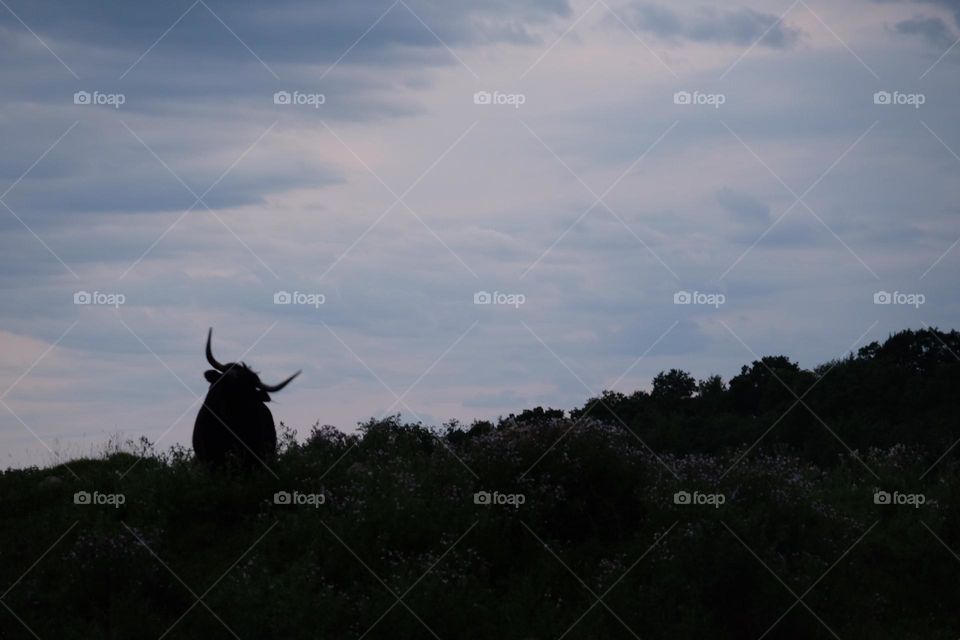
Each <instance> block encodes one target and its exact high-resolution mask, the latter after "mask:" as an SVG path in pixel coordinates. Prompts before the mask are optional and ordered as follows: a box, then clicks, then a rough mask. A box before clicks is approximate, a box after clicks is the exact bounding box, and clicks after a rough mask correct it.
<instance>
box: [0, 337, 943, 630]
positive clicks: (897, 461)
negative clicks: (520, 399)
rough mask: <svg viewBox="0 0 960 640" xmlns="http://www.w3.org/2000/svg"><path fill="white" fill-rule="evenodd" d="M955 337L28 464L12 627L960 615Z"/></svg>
mask: <svg viewBox="0 0 960 640" xmlns="http://www.w3.org/2000/svg"><path fill="white" fill-rule="evenodd" d="M958 353H960V334H958V333H957V332H950V333H945V332H938V331H933V330H931V331H919V332H903V333H901V334H897V335H895V336H892V337H891V338H890V339H889V340H887V341H886V342H885V343H884V344H876V343H875V344H872V345H869V346H867V347H864V348H863V349H861V350H860V351H859V352H858V353H857V354H855V355H851V356H850V357H849V358H846V359H843V360H840V361H837V362H832V363H827V364H825V365H823V366H822V367H818V368H817V369H815V370H813V371H805V370H803V369H801V368H800V367H798V366H796V365H795V364H793V363H791V362H790V361H789V360H788V359H786V358H783V357H774V358H765V359H764V360H763V361H758V362H755V363H752V365H749V366H745V367H744V369H743V371H742V372H741V374H740V375H738V376H736V377H734V378H733V379H731V380H730V381H728V382H727V383H724V382H723V381H721V380H719V379H717V378H712V379H708V380H703V381H699V382H698V381H696V380H693V379H692V378H691V377H690V376H688V375H687V374H685V373H684V372H682V371H676V370H674V371H670V372H666V373H664V374H661V375H660V376H658V377H657V379H656V380H655V381H654V385H653V390H652V391H651V392H650V393H646V392H638V393H635V394H632V395H624V394H617V393H605V394H604V395H603V396H602V397H601V398H594V399H591V400H589V401H588V402H587V403H586V404H585V405H584V406H583V407H581V408H579V409H575V410H573V411H570V412H564V411H559V410H551V409H546V410H545V409H540V408H537V409H534V410H528V411H524V412H523V413H520V414H518V415H512V416H509V417H507V418H504V419H501V420H500V421H498V422H497V423H495V424H494V423H489V422H476V423H474V424H472V425H459V424H455V423H454V424H448V425H444V426H443V427H437V428H428V427H425V426H423V425H409V424H401V423H400V422H399V420H398V419H396V418H391V419H386V420H381V421H371V422H369V423H367V424H365V425H363V426H362V428H361V429H360V431H359V432H358V433H357V434H351V435H346V434H344V433H341V432H339V431H337V430H336V429H334V428H332V427H323V428H314V429H313V430H312V431H311V433H310V434H309V435H308V436H307V437H306V438H305V439H303V440H302V441H301V442H298V441H297V440H296V439H295V438H293V437H292V434H291V432H290V431H284V436H285V437H283V438H281V440H282V444H281V448H280V452H279V453H278V455H277V457H276V458H275V459H273V460H270V461H269V462H268V464H267V466H268V467H269V468H261V469H258V470H256V471H254V472H252V473H241V472H239V471H235V472H223V473H216V474H211V473H210V472H208V471H206V470H205V469H202V468H200V467H198V466H197V465H196V464H195V463H194V461H193V460H192V458H191V456H190V454H189V452H188V451H184V450H179V449H173V450H170V451H166V452H154V451H153V449H152V448H151V447H150V446H149V443H142V444H141V445H138V446H136V447H134V448H132V449H128V450H127V451H114V452H112V453H109V454H105V455H104V457H103V458H102V459H96V460H89V459H87V460H74V461H70V462H68V463H66V464H63V465H59V466H56V467H52V468H47V469H36V468H32V469H22V470H8V471H6V472H4V473H3V474H2V475H0V596H2V597H0V604H2V605H4V606H3V607H0V638H3V639H4V640H5V639H7V638H11V639H12V638H33V637H35V636H34V635H33V634H36V636H37V637H40V638H58V639H60V640H70V639H73V638H84V639H86V638H125V639H126V638H158V637H161V636H162V635H163V634H166V635H164V636H163V637H165V638H198V637H202V638H208V639H213V638H232V637H234V634H236V635H237V636H239V637H241V638H274V637H276V638H292V639H298V638H318V637H322V638H359V637H361V636H363V637H365V638H429V637H434V634H435V635H436V636H437V637H439V638H444V639H447V638H492V637H502V638H521V639H522V638H557V637H561V636H563V637H565V638H611V637H612V638H634V637H640V638H645V639H646V638H674V639H676V638H706V637H709V638H731V639H733V638H758V637H760V636H762V635H763V634H764V633H766V634H767V635H766V636H765V637H767V638H832V637H835V636H834V634H836V636H838V637H840V638H844V639H847V638H867V637H869V638H891V639H892V638H897V639H904V638H918V639H920V638H923V639H929V638H956V637H957V636H958V635H960V618H958V617H957V616H956V612H957V611H960V590H958V589H957V575H958V573H960V558H958V557H957V554H960V517H958V516H960V510H958V507H957V505H958V504H960V500H958V498H960V495H958V492H960V483H958V482H957V480H956V478H957V477H958V475H957V474H958V471H960V463H958V460H960V453H958V451H960V447H958V448H957V449H953V450H951V449H950V447H951V445H952V444H953V443H954V442H956V440H957V438H960V426H958V413H957V411H956V408H957V401H956V397H957V395H956V390H957V389H958V388H960V387H958V382H960V359H958V358H957V357H956V355H955V354H958ZM811 385H812V388H811ZM797 398H802V400H801V401H800V402H797ZM791 406H792V408H791ZM788 409H789V411H788ZM765 433H766V435H764V434H765ZM758 440H759V442H758ZM944 454H946V455H944ZM78 492H86V494H84V493H80V496H81V498H80V500H81V502H83V501H84V500H85V496H87V495H89V502H90V503H89V504H76V503H75V495H76V494H77V493H78ZM278 494H279V495H278ZM288 498H289V499H288ZM198 598H200V601H199V602H198ZM798 598H799V599H800V601H799V602H798Z"/></svg>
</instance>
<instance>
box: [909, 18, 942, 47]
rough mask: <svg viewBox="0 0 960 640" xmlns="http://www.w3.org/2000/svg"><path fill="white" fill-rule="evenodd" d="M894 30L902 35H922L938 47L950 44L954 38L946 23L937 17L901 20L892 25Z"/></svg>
mask: <svg viewBox="0 0 960 640" xmlns="http://www.w3.org/2000/svg"><path fill="white" fill-rule="evenodd" d="M894 30H895V31H896V32H897V33H900V34H904V35H919V36H923V37H924V38H926V39H927V40H928V41H929V42H930V43H932V44H934V45H937V46H938V47H942V46H950V44H951V43H953V41H954V40H955V39H956V38H955V37H954V35H953V32H952V31H951V30H950V27H948V26H947V23H946V22H944V21H943V19H942V18H937V17H930V18H911V19H910V20H903V21H901V22H898V23H897V24H896V25H895V26H894Z"/></svg>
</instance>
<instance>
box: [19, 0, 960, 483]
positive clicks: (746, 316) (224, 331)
mask: <svg viewBox="0 0 960 640" xmlns="http://www.w3.org/2000/svg"><path fill="white" fill-rule="evenodd" d="M746 1H747V3H746V4H725V5H723V6H722V8H717V6H716V5H715V3H714V4H707V3H700V2H669V3H666V2H664V3H655V2H631V1H621V0H597V1H596V2H591V1H590V0H584V1H581V0H571V1H570V2H566V1H564V0H483V1H480V2H470V3H451V2H449V1H446V0H397V1H396V2H390V1H387V0H384V1H380V0H370V1H365V2H355V1H350V0H342V1H325V2H319V3H318V2H299V1H289V0H277V1H275V2H271V3H259V4H253V3H234V2H227V1H226V0H196V2H191V1H190V0H182V1H181V0H176V1H173V2H164V3H152V4H145V5H140V4H137V5H136V6H133V5H131V4H130V3H127V2H120V1H113V2H110V1H103V2H82V3H77V2H67V1H64V0H60V1H46V0H2V2H0V56H2V59H3V64H2V66H0V136H2V140H3V145H2V155H0V230H2V236H0V238H2V246H0V282H2V287H3V290H2V296H0V340H2V349H0V394H2V395H0V400H2V406H0V452H2V459H0V466H4V467H6V466H22V465H25V464H50V463H53V462H56V455H55V454H58V455H63V456H67V457H70V456H77V455H85V454H89V453H91V452H96V451H98V450H99V449H100V448H102V443H103V442H104V441H106V440H107V439H108V438H109V437H111V435H116V434H119V435H120V436H121V437H132V438H138V437H139V436H140V435H146V436H147V437H149V438H150V439H151V440H154V441H158V446H159V447H161V448H166V447H167V446H170V445H172V444H174V443H177V442H180V443H185V444H189V441H190V435H191V431H192V428H193V420H194V417H195V416H196V411H197V409H198V404H199V402H200V401H201V400H202V396H203V394H204V393H205V391H206V387H207V384H206V382H205V381H204V379H203V376H202V374H203V371H204V369H206V368H207V365H206V362H205V360H204V357H203V344H204V339H205V336H206V330H207V328H208V327H211V326H212V327H214V352H215V354H216V355H217V357H218V358H219V359H220V360H222V361H233V360H238V359H243V360H244V361H246V362H248V363H249V364H251V365H252V366H253V367H254V368H255V369H257V370H259V371H260V372H261V374H262V376H263V378H264V379H265V380H266V381H267V382H271V383H272V382H277V381H279V380H280V379H282V378H285V377H286V376H288V375H289V374H290V373H292V372H293V371H295V370H297V369H303V371H304V373H303V375H301V376H300V377H299V378H298V379H297V380H296V381H295V382H294V383H293V384H292V385H291V386H290V387H288V388H287V389H286V390H284V391H283V392H281V393H280V394H277V395H276V396H275V402H274V403H273V404H272V406H271V408H272V410H273V413H274V416H275V418H276V419H277V421H278V422H279V421H280V420H283V421H284V422H286V423H287V424H289V425H291V426H293V427H295V428H297V429H299V430H300V432H301V434H305V433H306V432H307V431H308V430H309V427H310V426H311V425H312V424H313V423H315V422H317V421H319V422H320V423H321V424H333V425H336V426H338V427H340V428H341V429H344V430H352V429H354V428H355V426H356V423H357V422H358V421H360V420H365V419H367V418H369V417H376V416H380V415H383V414H384V413H396V412H401V413H403V415H404V417H405V418H409V419H412V420H416V419H422V420H423V421H424V422H425V423H427V424H439V423H441V422H443V421H446V420H449V419H451V418H457V419H460V420H465V421H468V422H469V421H470V420H472V419H475V418H494V417H496V416H499V415H506V414H508V413H510V412H517V411H520V410H522V409H524V408H528V407H532V406H536V405H550V406H554V407H558V408H567V409H569V408H571V407H574V406H577V405H580V404H582V403H583V401H584V400H585V399H586V398H587V397H589V396H590V395H591V394H593V393H596V392H599V391H600V390H602V389H611V388H613V389H616V390H619V391H624V392H630V391H632V390H634V389H639V388H648V387H649V383H650V379H651V378H652V377H653V376H654V375H655V374H656V373H657V372H659V371H660V370H663V369H668V368H671V367H678V368H682V369H685V370H687V371H690V372H691V373H693V374H694V375H695V376H696V377H698V378H704V377H706V376H708V375H710V374H714V373H718V374H721V375H722V376H723V377H724V379H729V377H730V376H732V375H734V374H736V373H737V372H738V371H739V368H740V366H741V365H742V364H744V363H747V362H749V361H751V360H753V359H754V357H755V356H760V355H770V354H785V355H788V356H790V357H791V358H792V359H794V360H796V361H798V362H800V363H801V364H802V365H804V366H814V365H816V364H819V363H821V362H824V361H827V360H830V359H832V358H835V357H838V356H841V355H843V354H845V353H847V352H849V351H850V350H851V349H855V348H857V347H859V346H862V345H863V344H865V343H868V342H870V341H873V340H882V339H883V338H884V337H885V336H887V335H888V334H889V333H890V332H893V331H896V330H898V329H903V328H907V327H912V328H923V327H924V326H927V325H930V326H939V327H941V328H944V329H948V328H957V327H960V321H958V320H960V305H958V301H957V296H956V291H957V289H956V273H957V267H958V261H960V249H957V248H956V246H955V245H956V244H957V241H958V238H960V219H958V208H957V202H958V197H957V196H958V190H960V180H957V177H958V176H960V157H958V155H957V154H958V153H960V129H958V127H957V113H958V107H960V93H958V89H960V83H958V82H957V79H958V75H957V72H958V68H960V46H955V45H956V42H957V38H958V37H960V2H958V1H957V0H927V1H923V2H919V1H913V2H911V1H901V2H898V1H896V0H886V1H883V2H875V1H871V0H850V1H849V2H842V3H836V2H825V1H823V0H809V1H805V0H797V1H796V2H792V3H791V2H788V1H786V0H778V1H767V0H746ZM83 292H86V293H87V294H89V296H86V297H85V296H84V293H83ZM278 292H288V293H290V294H291V296H290V300H291V302H292V303H291V304H275V295H277V294H278ZM481 292H489V293H490V294H491V296H490V300H491V303H490V304H476V301H479V302H484V301H485V296H483V294H482V293H481ZM494 292H496V293H497V294H498V295H492V294H494ZM684 292H687V293H688V294H690V295H689V296H687V295H686V294H685V293H684ZM878 292H888V293H889V294H891V295H890V296H888V297H887V298H884V297H883V296H882V295H881V296H880V301H881V302H883V301H886V300H889V301H890V302H891V303H890V304H875V296H876V294H877V293H878ZM295 293H296V294H297V295H293V294H295ZM894 293H896V294H897V295H893V294H894ZM478 294H480V295H479V296H478ZM475 299H476V300H475ZM279 300H280V301H281V302H282V301H283V296H282V294H281V296H280V299H279ZM687 300H689V302H690V304H677V303H675V302H684V301H687ZM86 301H89V302H91V304H79V303H82V302H86ZM321 302H322V304H321Z"/></svg>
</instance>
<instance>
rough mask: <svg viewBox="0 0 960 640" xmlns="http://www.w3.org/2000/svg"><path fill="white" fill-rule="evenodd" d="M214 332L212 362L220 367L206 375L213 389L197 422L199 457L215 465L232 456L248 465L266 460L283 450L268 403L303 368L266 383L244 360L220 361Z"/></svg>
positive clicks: (195, 434)
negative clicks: (216, 357)
mask: <svg viewBox="0 0 960 640" xmlns="http://www.w3.org/2000/svg"><path fill="white" fill-rule="evenodd" d="M212 334H213V330H212V329H211V331H210V334H208V335H207V360H208V361H209V362H210V364H211V366H213V367H214V369H211V370H208V371H207V372H206V373H205V374H204V377H205V378H206V379H207V381H208V382H209V383H210V390H209V391H208V392H207V396H206V398H204V401H203V406H202V407H200V412H199V413H198V414H197V420H196V422H195V423H194V427H193V450H194V453H195V454H196V456H197V459H198V460H200V461H201V462H204V463H206V464H208V465H210V466H214V467H217V466H222V465H223V464H224V463H225V462H226V461H227V458H228V457H230V456H234V457H236V458H237V460H238V461H239V462H240V463H241V464H243V465H244V466H252V465H256V464H265V462H266V460H268V459H269V458H270V457H272V456H273V455H274V454H275V453H276V450H277V430H276V427H275V426H274V423H273V414H271V413H270V409H268V408H267V405H266V403H267V402H269V401H270V395H269V393H268V392H274V391H279V390H280V389H282V388H283V387H285V386H286V385H287V384H288V383H289V382H290V381H291V380H293V379H294V378H295V377H297V375H299V373H300V372H299V371H298V372H297V373H295V374H293V375H292V376H290V377H289V378H287V379H286V380H285V381H283V382H281V383H280V384H278V385H274V386H270V385H265V384H263V382H261V380H260V378H259V376H257V374H256V372H255V371H253V370H252V369H250V368H249V367H248V366H247V365H246V364H244V363H242V362H230V363H227V364H220V363H219V362H217V361H216V359H214V357H213V353H212V351H211V348H210V339H211V336H212Z"/></svg>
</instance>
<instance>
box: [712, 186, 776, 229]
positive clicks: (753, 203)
mask: <svg viewBox="0 0 960 640" xmlns="http://www.w3.org/2000/svg"><path fill="white" fill-rule="evenodd" d="M717 202H718V203H720V206H721V207H723V208H724V209H725V210H726V211H728V212H729V213H731V214H733V216H734V218H735V219H736V220H737V221H738V222H745V223H761V222H769V221H770V207H769V206H767V205H765V204H763V203H762V202H760V201H759V200H757V199H756V198H754V197H753V196H751V195H748V194H746V193H741V192H739V191H734V190H733V189H730V188H729V187H724V188H723V189H720V190H719V191H717Z"/></svg>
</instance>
